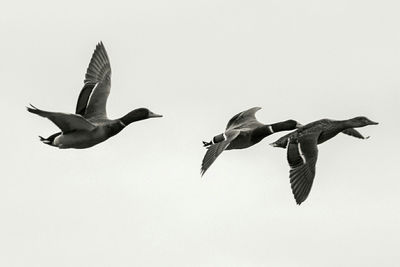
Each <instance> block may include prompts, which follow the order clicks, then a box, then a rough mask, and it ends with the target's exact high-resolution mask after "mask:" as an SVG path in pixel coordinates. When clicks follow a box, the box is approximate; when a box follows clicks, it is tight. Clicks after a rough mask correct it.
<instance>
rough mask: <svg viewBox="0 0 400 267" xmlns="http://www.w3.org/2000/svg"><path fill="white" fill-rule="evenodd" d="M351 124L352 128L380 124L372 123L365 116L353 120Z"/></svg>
mask: <svg viewBox="0 0 400 267" xmlns="http://www.w3.org/2000/svg"><path fill="white" fill-rule="evenodd" d="M349 122H350V123H351V125H352V127H364V126H367V125H376V124H378V123H377V122H374V121H371V120H370V119H368V118H367V117H364V116H359V117H355V118H352V119H350V120H349Z"/></svg>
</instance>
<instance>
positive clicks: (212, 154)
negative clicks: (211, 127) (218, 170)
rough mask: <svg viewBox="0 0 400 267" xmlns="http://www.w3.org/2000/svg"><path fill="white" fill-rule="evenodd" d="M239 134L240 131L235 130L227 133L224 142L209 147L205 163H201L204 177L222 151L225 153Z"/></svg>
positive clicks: (204, 159)
mask: <svg viewBox="0 0 400 267" xmlns="http://www.w3.org/2000/svg"><path fill="white" fill-rule="evenodd" d="M239 133H240V132H239V131H235V130H232V131H229V132H226V133H225V135H226V139H225V140H224V141H221V142H219V143H216V144H213V145H210V146H209V147H207V152H206V155H205V156H204V158H203V162H202V163H201V176H203V175H204V173H205V172H206V171H207V170H208V168H210V166H211V164H213V162H214V161H215V160H216V159H217V157H218V156H219V155H220V154H221V153H222V151H224V150H225V149H226V148H227V147H228V146H229V144H230V142H232V140H234V139H235V138H236V137H237V136H238V135H239Z"/></svg>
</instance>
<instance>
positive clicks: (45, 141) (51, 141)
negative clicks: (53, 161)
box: [39, 132, 61, 146]
mask: <svg viewBox="0 0 400 267" xmlns="http://www.w3.org/2000/svg"><path fill="white" fill-rule="evenodd" d="M60 134H61V132H59V133H55V134H53V135H50V136H49V137H47V138H44V137H43V136H40V135H39V139H40V141H42V142H43V144H46V145H49V146H56V145H54V139H56V137H57V136H59V135H60Z"/></svg>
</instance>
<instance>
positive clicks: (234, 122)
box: [226, 107, 261, 130]
mask: <svg viewBox="0 0 400 267" xmlns="http://www.w3.org/2000/svg"><path fill="white" fill-rule="evenodd" d="M260 109H261V108H260V107H254V108H251V109H248V110H246V111H243V112H240V113H238V114H236V115H235V116H233V117H232V118H231V119H230V120H229V122H228V124H227V125H226V130H229V129H235V128H239V127H240V128H244V127H246V126H249V125H251V124H254V123H256V124H261V123H260V122H259V121H258V120H257V119H256V112H257V111H259V110H260Z"/></svg>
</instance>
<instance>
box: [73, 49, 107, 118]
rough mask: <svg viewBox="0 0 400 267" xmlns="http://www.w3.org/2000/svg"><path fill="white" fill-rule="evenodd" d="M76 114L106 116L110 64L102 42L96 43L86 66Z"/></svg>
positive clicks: (89, 116) (86, 116) (95, 116)
mask: <svg viewBox="0 0 400 267" xmlns="http://www.w3.org/2000/svg"><path fill="white" fill-rule="evenodd" d="M84 83H85V84H84V86H83V88H82V90H81V93H80V94H79V97H78V102H77V104H76V114H80V115H82V116H84V117H85V118H107V112H106V104H107V98H108V95H109V94H110V89H111V65H110V60H109V59H108V55H107V52H106V49H105V47H104V45H103V43H102V42H100V43H99V44H97V46H96V49H95V50H94V52H93V55H92V58H91V60H90V63H89V67H88V68H87V71H86V75H85V80H84Z"/></svg>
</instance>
